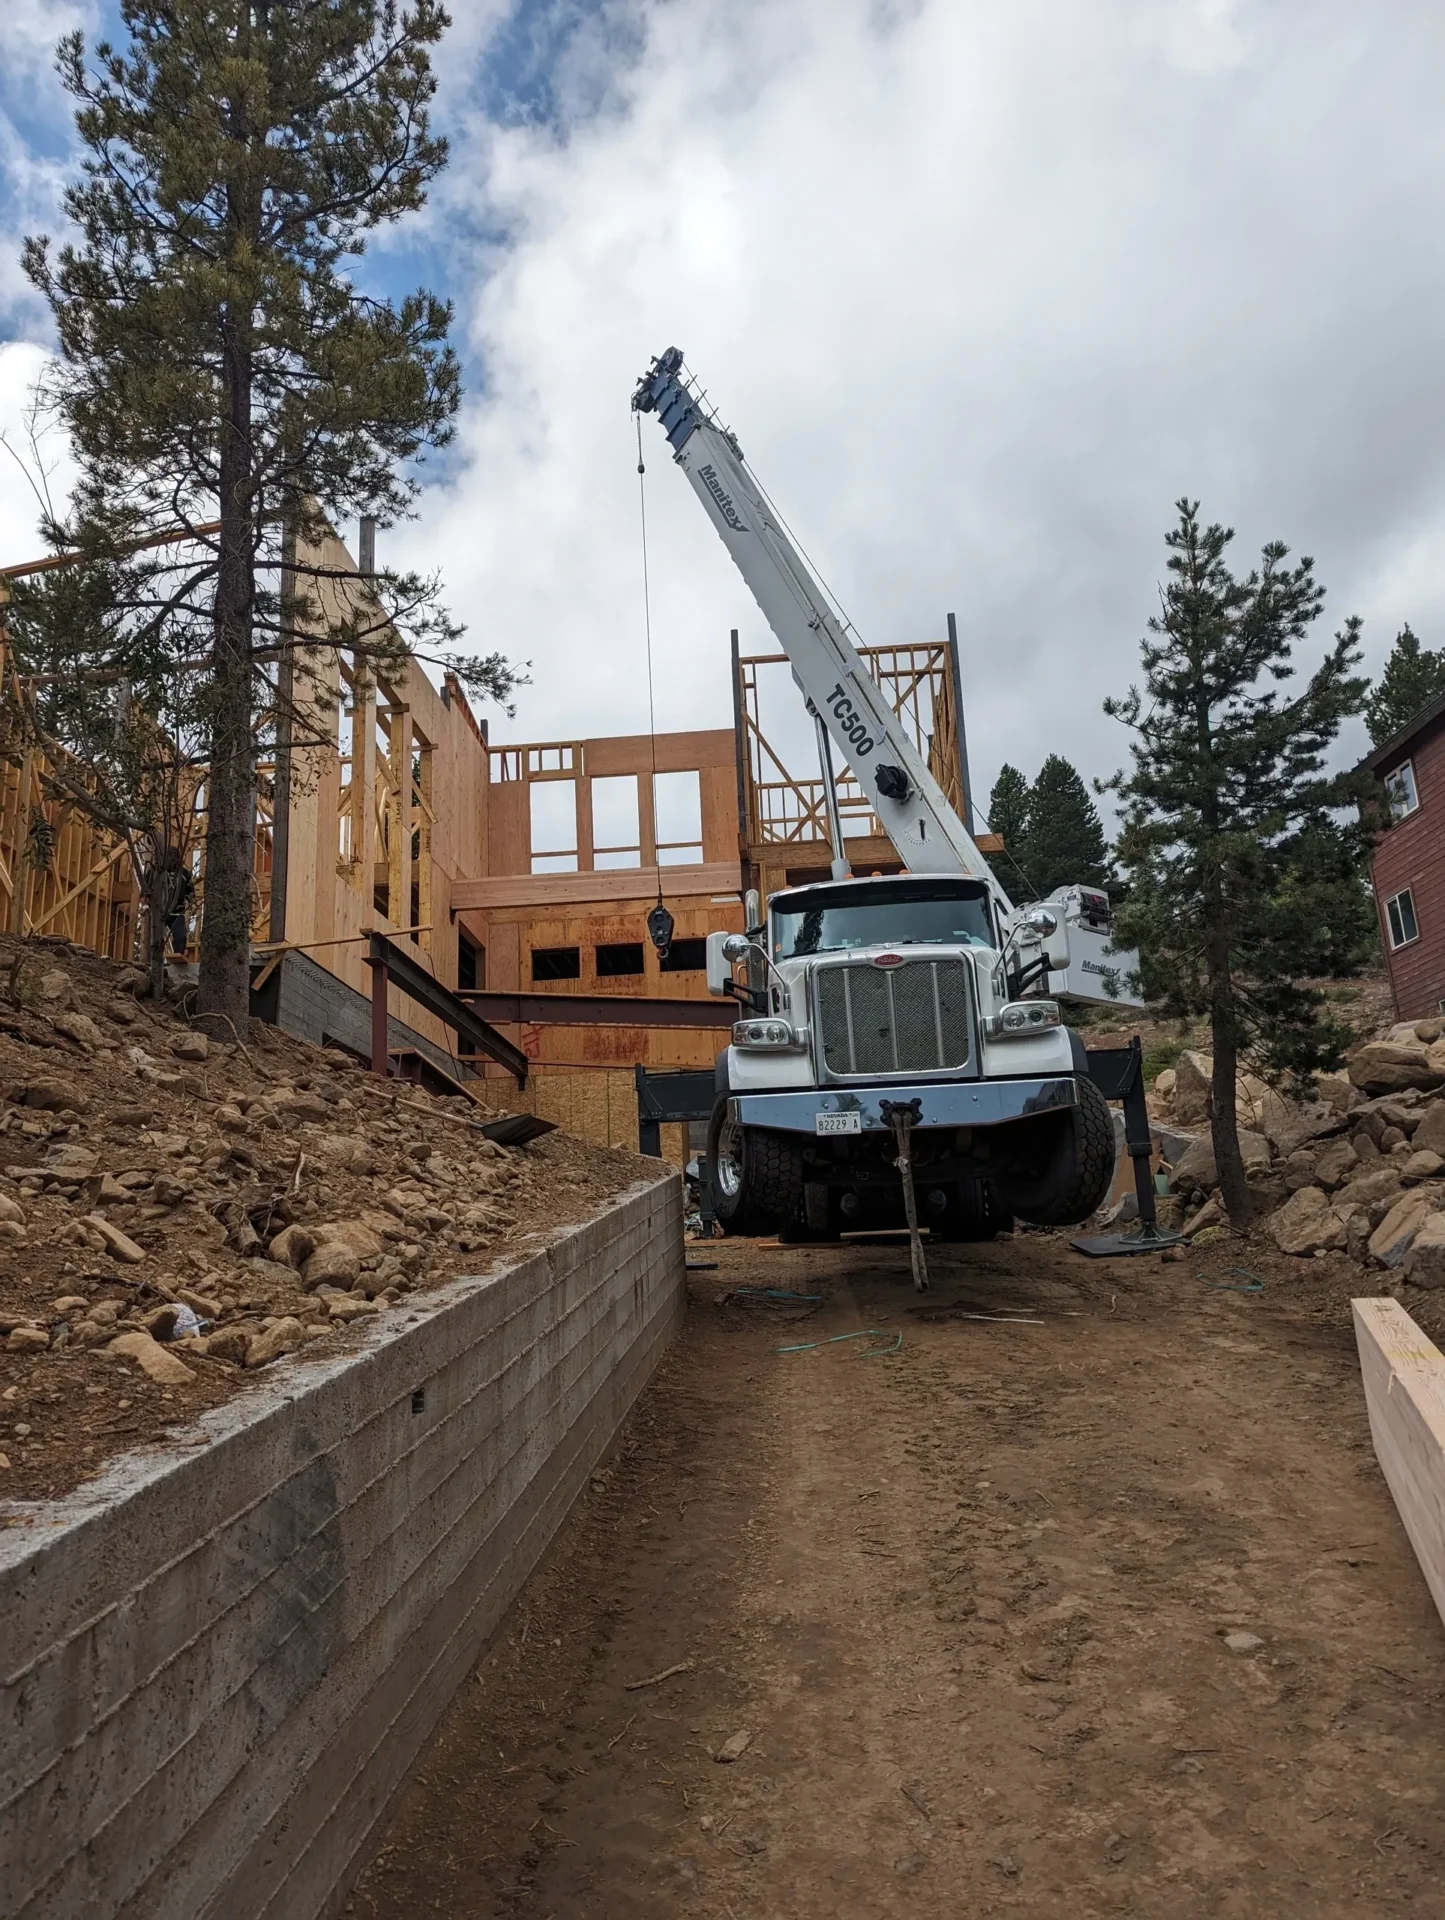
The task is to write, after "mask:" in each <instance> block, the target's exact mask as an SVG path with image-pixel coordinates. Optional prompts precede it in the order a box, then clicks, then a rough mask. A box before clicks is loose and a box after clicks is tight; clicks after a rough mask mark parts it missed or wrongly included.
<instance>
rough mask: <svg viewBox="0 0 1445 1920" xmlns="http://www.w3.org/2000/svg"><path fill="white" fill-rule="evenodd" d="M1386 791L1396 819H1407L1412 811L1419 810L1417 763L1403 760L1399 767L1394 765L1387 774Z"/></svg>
mask: <svg viewBox="0 0 1445 1920" xmlns="http://www.w3.org/2000/svg"><path fill="white" fill-rule="evenodd" d="M1385 792H1386V794H1387V795H1388V796H1389V800H1390V813H1391V816H1392V817H1393V818H1394V819H1396V820H1407V819H1408V818H1409V817H1410V815H1411V814H1412V813H1416V812H1418V811H1419V807H1420V795H1419V792H1418V791H1417V789H1416V786H1415V763H1414V762H1413V761H1412V760H1402V761H1401V762H1400V764H1399V766H1398V767H1392V768H1391V769H1390V771H1389V772H1388V773H1387V774H1386V775H1385Z"/></svg>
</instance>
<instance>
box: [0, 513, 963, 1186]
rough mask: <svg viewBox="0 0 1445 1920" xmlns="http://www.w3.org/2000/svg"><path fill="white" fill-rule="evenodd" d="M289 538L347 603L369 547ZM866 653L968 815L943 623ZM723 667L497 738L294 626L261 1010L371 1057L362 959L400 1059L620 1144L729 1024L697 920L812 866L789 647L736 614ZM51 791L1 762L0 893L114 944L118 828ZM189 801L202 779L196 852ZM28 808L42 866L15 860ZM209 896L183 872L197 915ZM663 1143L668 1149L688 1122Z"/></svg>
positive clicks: (124, 933) (268, 820) (118, 942)
mask: <svg viewBox="0 0 1445 1920" xmlns="http://www.w3.org/2000/svg"><path fill="white" fill-rule="evenodd" d="M304 558H305V560H306V561H308V562H314V563H315V564H316V566H317V569H318V573H319V578H320V581H321V585H320V586H319V588H317V589H315V591H316V592H317V594H318V597H319V599H320V601H321V612H322V614H323V616H325V617H326V618H327V619H328V620H335V619H336V618H337V617H338V616H340V615H341V614H343V613H345V612H346V611H347V610H348V608H350V607H354V606H355V605H356V604H357V603H358V601H363V602H364V600H365V598H366V596H367V593H368V589H367V585H366V573H367V572H369V570H370V566H369V561H370V556H369V555H367V556H364V558H365V562H366V564H365V566H364V568H363V567H358V565H357V563H356V561H355V560H353V558H352V556H351V554H350V553H349V551H348V550H347V548H346V546H345V544H344V543H343V542H342V541H341V539H340V538H339V537H338V536H336V535H335V534H330V535H328V536H327V537H326V538H325V539H324V541H323V542H322V544H321V546H320V547H319V548H318V549H317V550H316V551H315V552H314V553H311V552H308V553H307V554H306V555H305V556H304ZM14 571H20V569H15V570H14ZM950 627H951V623H950ZM862 655H863V658H864V660H865V661H866V663H867V665H868V667H869V670H870V671H871V672H872V673H873V675H874V677H875V679H876V680H877V681H878V683H879V685H880V686H881V687H882V688H883V689H884V690H885V692H886V693H887V695H888V698H889V700H890V702H891V704H892V706H893V708H894V711H895V712H896V713H898V714H899V715H900V717H901V718H902V719H903V720H904V722H905V724H906V725H907V727H908V729H909V732H910V734H911V736H912V738H913V740H914V743H915V745H916V746H917V748H918V750H919V752H920V754H921V755H922V756H923V757H924V758H925V759H926V760H927V761H928V763H929V765H930V767H931V769H932V771H933V773H934V775H935V777H936V778H937V779H938V781H939V783H940V785H941V786H942V787H943V789H944V791H945V793H947V794H948V796H949V798H950V799H951V800H952V801H953V803H954V805H955V806H956V807H958V809H959V811H960V812H961V813H965V812H966V810H967V807H968V798H967V796H968V770H967V761H966V756H965V752H964V749H963V744H962V731H961V727H960V724H959V713H960V703H959V694H958V657H957V645H956V642H955V640H954V638H953V635H952V632H951V631H950V633H949V635H948V637H947V638H942V637H941V638H940V639H938V640H937V641H933V642H921V643H917V644H911V645H904V646H895V647H870V648H864V649H862ZM732 664H733V688H734V700H733V725H732V726H731V727H726V728H715V729H710V730H706V731H701V732H688V733H669V734H659V735H657V736H656V737H653V736H651V735H647V734H632V735H623V736H615V737H605V738H596V739H580V740H549V741H540V742H530V743H527V742H523V743H516V744H511V743H495V744H494V743H493V742H492V741H490V740H489V738H488V732H487V727H486V724H485V722H484V721H479V720H478V718H477V717H476V716H475V715H474V714H473V713H472V711H471V708H470V706H469V705H468V703H467V700H466V697H465V695H464V693H463V692H462V689H461V688H460V687H459V686H458V685H457V683H456V682H455V681H454V680H452V679H450V678H448V679H446V680H445V681H444V682H443V684H442V686H441V687H440V688H437V687H436V686H434V685H433V684H432V682H431V680H430V679H429V678H428V676H427V674H426V673H425V671H424V670H423V669H422V668H421V667H420V666H418V665H416V664H415V663H408V664H407V665H406V666H405V667H404V669H402V670H401V671H399V673H398V675H397V677H396V679H395V680H394V681H388V680H386V679H385V678H377V677H374V676H373V674H372V673H371V672H370V671H369V670H368V669H367V667H366V665H365V663H364V662H358V660H357V659H356V658H355V656H352V655H348V654H347V653H346V652H345V651H342V652H340V653H338V652H337V651H336V650H334V649H333V648H331V647H320V646H315V647H310V648H308V647H307V645H306V636H305V634H304V633H302V634H299V635H298V636H297V639H296V643H295V647H294V650H293V653H292V657H291V658H290V659H289V660H288V661H287V662H285V663H284V664H283V668H282V671H283V673H284V674H285V675H286V677H287V686H288V688H289V703H288V707H289V711H290V713H291V715H292V719H291V722H290V724H289V725H288V726H284V727H283V728H282V729H281V730H280V734H281V737H280V738H279V739H278V741H277V743H276V746H275V749H274V752H270V751H269V750H268V753H267V756H266V757H264V758H263V759H262V761H261V762H260V763H259V764H258V767H257V820H256V865H255V883H256V884H255V914H254V921H253V928H254V963H253V970H252V994H253V999H252V1004H253V1008H254V1011H255V1012H256V1014H257V1015H258V1016H259V1017H261V1018H263V1019H268V1020H272V1021H276V1022H279V1023H280V1024H282V1025H284V1026H285V1027H287V1028H288V1029H290V1030H291V1031H292V1032H295V1033H297V1034H300V1035H302V1036H304V1037H306V1038H308V1039H310V1040H313V1041H314V1042H316V1043H317V1044H318V1045H325V1046H336V1047H341V1048H344V1049H345V1050H346V1051H348V1052H350V1053H351V1054H353V1055H355V1056H356V1057H359V1058H363V1059H367V1060H372V1059H374V1058H377V1057H379V1049H380V1048H381V1046H382V1044H383V1043H382V1039H381V1029H380V1027H379V1026H378V1020H379V1017H380V1012H379V1009H380V1001H379V997H378V996H377V995H376V994H374V991H373V989H374V987H376V986H377V984H378V979H380V984H381V985H382V986H383V987H384V988H385V992H386V1006H385V1011H386V1016H387V1017H386V1021H385V1040H384V1045H385V1050H386V1053H387V1055H388V1058H389V1063H390V1066H391V1068H392V1070H400V1071H407V1070H415V1071H422V1072H423V1073H430V1074H432V1075H433V1076H436V1075H444V1076H445V1077H446V1079H447V1080H450V1081H453V1082H456V1083H459V1084H463V1085H464V1084H466V1083H467V1082H468V1081H470V1080H473V1079H474V1078H477V1077H482V1078H487V1079H491V1080H495V1081H496V1082H497V1083H498V1084H497V1085H496V1086H495V1087H489V1088H488V1090H487V1091H488V1097H489V1099H491V1100H493V1101H495V1102H496V1103H498V1104H504V1105H507V1106H509V1107H512V1108H518V1107H520V1108H524V1109H527V1110H530V1111H533V1112H536V1113H538V1114H540V1115H542V1116H543V1117H546V1118H549V1119H554V1120H557V1121H559V1122H561V1123H562V1124H565V1125H567V1126H568V1127H570V1128H571V1129H572V1130H573V1131H574V1132H577V1133H579V1134H581V1135H582V1136H583V1137H586V1138H590V1139H592V1140H595V1141H597V1142H598V1143H600V1144H611V1145H617V1146H629V1147H635V1146H636V1144H637V1140H638V1106H637V1094H636V1085H635V1069H636V1068H638V1067H645V1068H647V1069H650V1070H656V1071H666V1070H668V1069H688V1068H691V1069H708V1070H710V1069H711V1067H712V1064H713V1061H714V1058H715V1056H716V1055H717V1053H718V1051H719V1050H720V1048H721V1047H722V1046H724V1045H725V1044H726V1039H727V1028H728V1026H729V1024H730V1022H731V1019H732V1016H733V1012H734V1008H733V1004H732V1003H731V1002H730V1001H718V1000H714V999H712V998H711V997H710V996H709V995H708V993H707V989H706V983H705V973H704V965H705V943H706V938H707V935H708V934H709V933H712V932H716V931H729V932H733V931H739V930H741V928H742V927H743V925H744V899H745V895H746V893H747V891H748V890H749V889H752V888H756V889H757V890H758V891H759V892H760V893H761V894H762V895H763V897H764V898H766V897H767V895H768V894H769V893H771V892H773V891H775V890H776V889H777V888H779V887H783V886H796V885H799V884H804V883H806V882H808V881H812V880H818V879H825V878H827V876H828V874H829V870H830V858H831V849H830V846H829V841H828V828H827V816H826V809H825V805H824V790H823V781H822V777H821V771H820V769H819V768H818V767H817V765H816V760H815V758H814V755H815V752H816V749H815V747H814V745H813V742H812V738H811V734H810V732H809V731H808V730H807V729H806V727H802V728H800V726H799V724H798V714H797V712H796V711H795V709H798V707H799V702H798V696H797V691H796V688H795V686H794V685H793V682H792V676H791V672H790V670H789V668H788V665H787V662H786V660H785V659H784V657H783V656H782V655H781V654H777V653H767V654H757V655H752V654H743V653H741V651H740V649H739V646H738V639H737V635H736V634H734V635H733V639H732ZM837 772H838V791H839V801H840V810H841V814H842V821H843V831H844V835H845V844H846V849H847V852H848V855H849V858H850V860H851V861H852V864H853V866H854V867H855V869H856V870H857V871H859V872H862V873H890V872H896V871H898V868H899V864H900V862H899V858H898V855H897V853H896V851H895V850H894V848H893V846H892V845H891V843H890V842H889V841H888V839H887V837H886V835H885V834H884V833H883V832H882V829H881V827H880V825H879V822H878V821H877V819H876V818H875V816H874V815H873V813H872V811H871V809H870V807H869V806H868V802H867V799H866V797H865V796H864V794H863V792H862V790H861V789H860V788H859V786H858V784H857V782H856V781H855V780H854V779H853V777H852V775H851V773H850V772H849V770H848V769H847V768H839V769H838V770H837ZM43 795H44V782H43V769H42V768H41V767H39V766H38V765H36V764H34V763H33V756H32V757H31V760H29V761H26V762H25V763H24V764H21V762H20V760H19V759H16V760H15V761H14V763H13V764H8V763H7V765H6V766H5V769H4V783H3V785H0V912H4V913H5V914H6V915H7V916H8V920H7V924H9V925H10V926H11V927H13V928H15V929H16V930H20V929H21V928H22V927H23V930H24V931H26V932H29V933H37V934H40V933H46V932H52V933H57V934H62V935H64V936H65V937H67V938H71V939H75V940H78V941H81V942H82V943H83V944H85V945H89V946H93V947H95V948H97V950H99V951H103V952H106V953H108V954H110V955H111V956H112V957H114V958H117V959H120V958H127V957H130V956H131V955H132V953H133V952H134V951H135V950H136V944H137V940H138V937H139V935H140V933H141V928H140V926H139V924H138V921H139V915H138V912H137V907H136V902H135V898H134V887H133V883H132V880H131V876H130V873H129V870H128V862H127V861H126V859H125V857H124V853H125V850H124V848H123V847H122V846H120V845H119V844H117V843H114V842H112V841H108V840H107V839H106V837H105V836H103V835H97V834H96V833H94V832H93V831H92V830H90V829H89V828H88V827H87V826H86V824H85V823H84V821H83V820H80V819H78V818H76V817H74V816H71V815H67V814H66V813H65V811H64V809H63V808H57V807H56V805H55V804H54V803H53V802H47V801H45V799H44V797H43ZM203 807H204V782H203V781H202V782H200V783H199V786H198V796H197V818H196V822H195V840H196V845H197V848H199V846H200V844H201V842H202V840H203V835H204V812H203ZM37 817H39V818H42V819H43V820H44V822H45V831H44V833H43V834H42V835H41V838H42V839H43V840H44V841H45V843H46V845H47V848H48V851H49V861H48V864H46V865H43V866H36V864H35V863H34V860H33V858H32V857H30V854H29V853H28V849H30V848H31V847H32V844H33V842H34V841H35V838H36V828H35V821H36V819H37ZM980 844H982V845H983V846H984V847H985V848H986V849H987V848H988V847H989V845H990V842H989V840H988V837H987V836H981V837H980ZM197 859H198V861H199V855H197ZM17 876H18V886H17ZM659 903H661V904H662V905H663V906H665V907H666V909H667V912H668V914H669V915H670V916H671V919H672V938H671V943H670V945H669V947H668V950H667V952H666V953H665V954H663V953H660V952H659V950H658V948H657V946H656V945H655V943H654V941H653V940H652V938H651V937H650V935H649V929H648V916H649V914H650V913H651V912H653V910H654V909H655V908H656V907H657V906H658V905H659ZM203 905H204V874H203V872H201V871H200V870H199V864H198V868H197V910H196V911H197V914H198V913H199V911H202V910H203ZM195 918H196V916H195V915H193V924H192V946H191V955H192V957H194V951H195V947H194V923H195ZM375 935H380V936H382V937H383V939H384V941H385V942H386V943H388V946H387V950H388V951H389V952H390V953H391V954H393V955H394V956H396V955H399V956H401V958H400V959H399V960H398V961H397V966H398V969H400V970H403V971H404V970H405V969H408V968H409V969H410V970H411V976H410V977H411V979H412V982H413V988H414V989H415V987H416V986H417V985H418V984H420V983H421V980H422V976H425V980H427V981H433V982H435V983H437V984H438V985H439V986H440V987H442V988H445V989H447V990H448V991H449V993H451V994H453V995H456V996H458V997H459V998H460V999H461V1000H462V1001H463V1002H465V1003H466V1006H467V1007H469V1008H470V1009H471V1010H473V1012H474V1013H475V1014H476V1015H478V1016H480V1019H481V1021H482V1022H484V1023H485V1024H486V1026H487V1028H488V1029H489V1030H490V1031H491V1032H492V1033H493V1034H495V1035H496V1036H499V1038H500V1042H501V1044H502V1046H503V1048H504V1049H505V1050H506V1051H507V1053H508V1054H509V1055H510V1056H511V1067H510V1071H509V1070H508V1066H507V1065H504V1064H499V1061H498V1059H497V1058H496V1057H490V1058H489V1057H488V1055H487V1053H486V1051H484V1050H483V1049H481V1048H479V1047H478V1046H477V1045H476V1044H475V1043H474V1042H473V1041H470V1040H467V1039H465V1038H459V1037H458V1035H457V1033H456V1031H455V1030H454V1028H453V1026H452V1025H450V1024H449V1023H448V1021H447V1020H446V1019H445V1018H443V1017H438V1016H437V1014H436V1013H435V1012H433V1011H431V1010H429V1009H428V1007H427V1006H426V1005H424V1004H421V1003H419V1000H418V998H417V994H416V992H415V990H413V991H411V992H408V991H406V990H405V988H404V986H403V985H398V984H396V978H395V975H394V974H392V975H381V976H378V973H377V971H376V969H375V968H374V965H373V953H374V948H375V941H374V938H373V936H375ZM519 1080H520V1081H523V1082H524V1084H521V1085H519V1084H518V1082H519ZM663 1142H664V1150H665V1151H667V1152H669V1155H670V1157H674V1158H676V1157H681V1156H682V1154H683V1152H684V1141H683V1137H682V1132H681V1130H680V1129H677V1128H674V1129H668V1128H664V1129H663Z"/></svg>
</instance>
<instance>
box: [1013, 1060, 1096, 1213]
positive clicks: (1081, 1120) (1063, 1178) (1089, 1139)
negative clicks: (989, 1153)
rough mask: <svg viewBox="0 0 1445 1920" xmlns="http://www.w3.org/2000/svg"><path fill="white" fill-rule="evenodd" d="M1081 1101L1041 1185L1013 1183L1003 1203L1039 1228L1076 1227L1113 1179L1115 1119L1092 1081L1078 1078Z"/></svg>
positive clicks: (1070, 1116) (1071, 1114) (1071, 1112)
mask: <svg viewBox="0 0 1445 1920" xmlns="http://www.w3.org/2000/svg"><path fill="white" fill-rule="evenodd" d="M1078 1088H1079V1103H1078V1105H1077V1106H1076V1107H1072V1108H1071V1109H1070V1110H1069V1112H1068V1114H1067V1116H1066V1124H1065V1125H1064V1126H1063V1127H1062V1128H1061V1130H1060V1134H1059V1138H1058V1142H1057V1144H1056V1146H1055V1148H1054V1152H1053V1156H1052V1158H1051V1160H1050V1161H1049V1164H1048V1166H1047V1168H1045V1170H1044V1172H1043V1177H1042V1178H1041V1179H1039V1180H1038V1181H1032V1180H1031V1181H1028V1182H1027V1183H1025V1182H1023V1181H1019V1182H1016V1183H1012V1184H1010V1185H1009V1186H1008V1187H1006V1188H1005V1189H1004V1191H1003V1193H1002V1194H1001V1196H1000V1198H1001V1199H1002V1201H1003V1204H1004V1205H1005V1206H1006V1207H1007V1208H1008V1209H1009V1211H1010V1212H1012V1213H1016V1214H1017V1215H1018V1217H1019V1218H1020V1219H1021V1220H1027V1221H1029V1222H1031V1223H1032V1225H1034V1226H1036V1227H1073V1226H1077V1225H1078V1223H1079V1222H1080V1221H1081V1220H1087V1219H1088V1217H1089V1215H1090V1214H1091V1213H1093V1212H1095V1211H1096V1210H1097V1209H1098V1208H1099V1207H1100V1206H1102V1205H1103V1203H1104V1199H1105V1196H1106V1195H1107V1194H1108V1191H1109V1188H1110V1185H1111V1184H1112V1182H1113V1178H1114V1116H1113V1114H1111V1113H1110V1111H1109V1103H1108V1101H1107V1100H1106V1099H1105V1098H1104V1096H1103V1094H1102V1093H1100V1091H1099V1089H1098V1088H1097V1087H1096V1086H1095V1085H1094V1083H1093V1081H1092V1080H1086V1079H1085V1078H1084V1077H1083V1075H1082V1074H1081V1075H1080V1076H1079V1080H1078Z"/></svg>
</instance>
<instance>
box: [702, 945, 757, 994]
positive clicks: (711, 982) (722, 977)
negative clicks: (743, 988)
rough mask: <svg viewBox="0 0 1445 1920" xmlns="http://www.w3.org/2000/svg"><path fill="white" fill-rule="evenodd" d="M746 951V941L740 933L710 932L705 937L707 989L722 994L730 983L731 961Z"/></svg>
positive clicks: (731, 974) (731, 976) (731, 973)
mask: <svg viewBox="0 0 1445 1920" xmlns="http://www.w3.org/2000/svg"><path fill="white" fill-rule="evenodd" d="M739 949H740V950H741V952H742V953H746V952H747V950H748V943H747V939H746V936H745V935H743V934H741V933H710V934H709V935H708V937H707V990H708V992H709V993H712V994H717V995H719V996H722V995H724V994H726V993H727V991H728V988H729V987H730V986H731V985H732V978H733V961H734V960H735V959H737V958H739V957H740V955H739V952H738V950H739Z"/></svg>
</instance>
